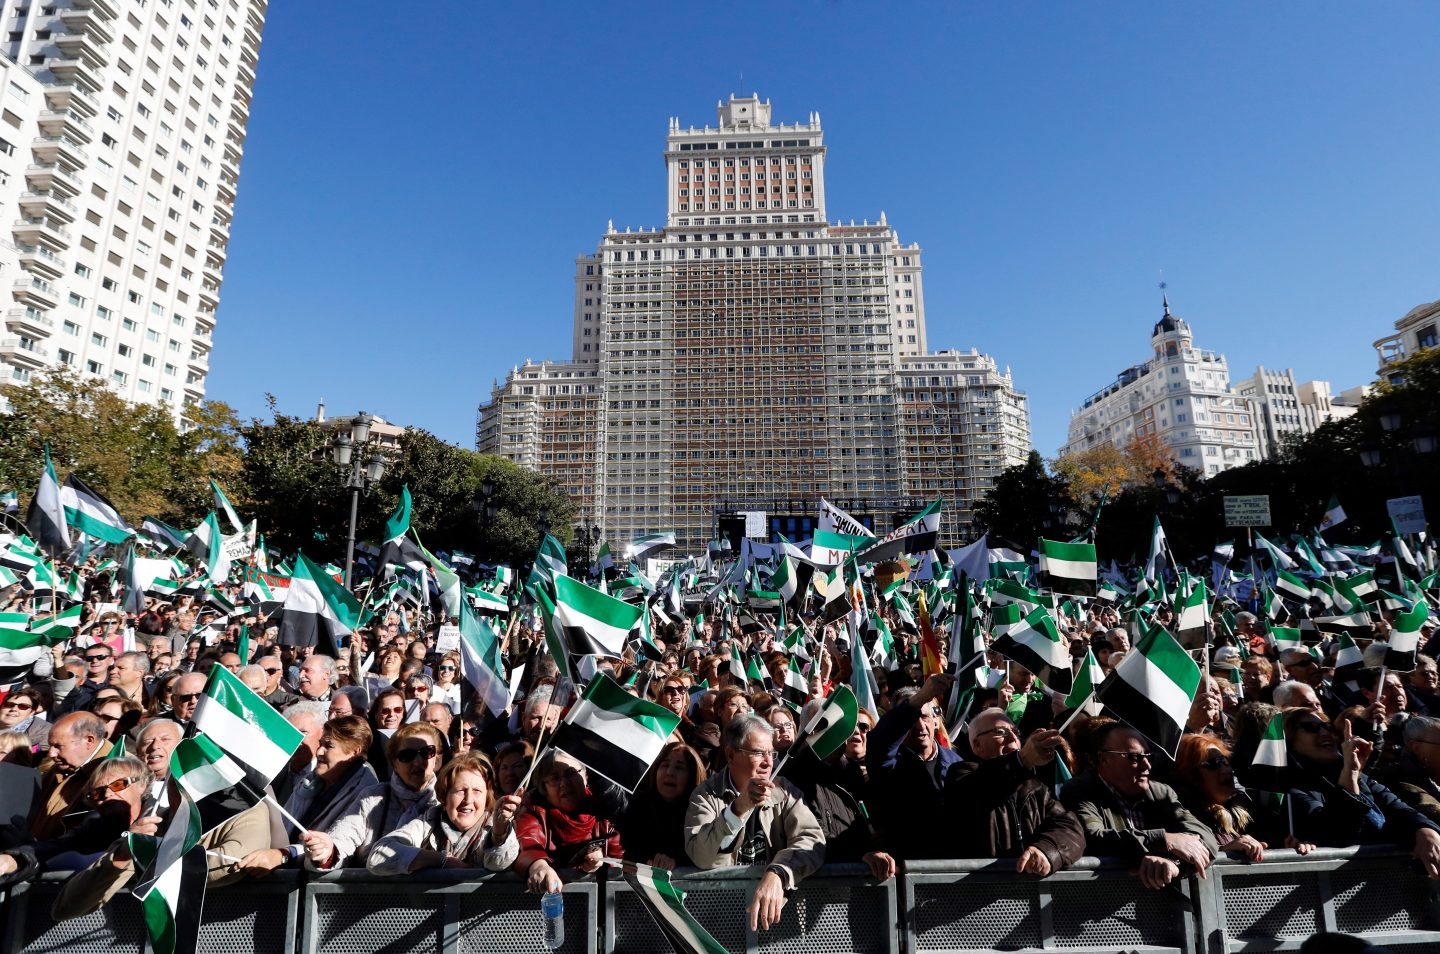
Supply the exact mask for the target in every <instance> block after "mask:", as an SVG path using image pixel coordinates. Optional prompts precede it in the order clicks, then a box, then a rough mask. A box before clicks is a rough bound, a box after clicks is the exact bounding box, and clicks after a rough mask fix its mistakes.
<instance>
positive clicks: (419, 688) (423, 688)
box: [405, 686, 430, 692]
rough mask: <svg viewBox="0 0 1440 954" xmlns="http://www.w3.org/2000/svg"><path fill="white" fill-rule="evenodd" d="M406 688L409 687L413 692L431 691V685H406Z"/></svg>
mask: <svg viewBox="0 0 1440 954" xmlns="http://www.w3.org/2000/svg"><path fill="white" fill-rule="evenodd" d="M405 688H406V689H409V690H410V691H411V692H429V691H430V687H429V686H406V687H405Z"/></svg>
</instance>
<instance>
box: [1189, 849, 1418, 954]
mask: <svg viewBox="0 0 1440 954" xmlns="http://www.w3.org/2000/svg"><path fill="white" fill-rule="evenodd" d="M1210 880H1211V882H1212V888H1211V900H1212V903H1213V904H1214V905H1215V911H1216V914H1215V918H1214V920H1215V922H1216V926H1217V927H1218V929H1219V930H1220V931H1221V932H1222V933H1221V935H1220V937H1219V938H1217V939H1214V940H1213V942H1212V944H1211V945H1210V948H1211V950H1212V951H1215V952H1228V951H1259V950H1264V951H1277V950H1294V949H1296V948H1298V947H1299V946H1300V945H1301V944H1302V943H1304V941H1305V939H1306V938H1308V937H1310V935H1312V934H1315V933H1317V932H1319V931H1341V932H1344V933H1346V934H1360V935H1364V936H1365V938H1366V939H1368V940H1370V941H1373V942H1374V943H1376V944H1380V945H1382V946H1384V947H1386V948H1389V949H1390V950H1394V951H1402V950H1415V951H1419V950H1426V951H1435V950H1440V895H1437V885H1436V883H1435V882H1432V881H1429V880H1428V879H1427V878H1426V877H1425V876H1424V873H1423V872H1421V871H1420V870H1419V869H1418V867H1417V865H1416V862H1414V861H1413V860H1412V859H1411V858H1410V855H1409V854H1408V853H1407V852H1400V851H1395V850H1394V849H1389V848H1321V849H1317V850H1316V851H1314V852H1312V853H1311V854H1309V855H1303V856H1302V855H1297V854H1295V852H1293V851H1267V852H1266V853H1265V860H1264V861H1262V862H1259V863H1258V864H1248V863H1245V862H1238V861H1233V860H1230V859H1223V860H1221V861H1220V862H1218V863H1217V864H1216V865H1215V867H1214V868H1213V869H1211V879H1210Z"/></svg>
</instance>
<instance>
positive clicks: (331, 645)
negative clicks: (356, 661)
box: [279, 553, 360, 658]
mask: <svg viewBox="0 0 1440 954" xmlns="http://www.w3.org/2000/svg"><path fill="white" fill-rule="evenodd" d="M359 619H360V601H359V600H357V599H355V594H353V593H351V592H350V591H349V590H347V589H345V587H344V586H342V585H340V583H338V582H337V581H336V580H335V579H333V578H332V577H331V576H329V575H328V574H326V573H325V572H324V571H323V570H321V569H320V568H319V567H318V566H316V565H315V564H314V563H312V562H311V561H310V558H309V557H307V556H306V555H305V554H303V553H299V554H296V557H295V572H294V573H293V574H292V575H291V577H290V588H289V589H288V590H287V591H286V593H285V606H284V613H283V614H282V615H281V619H280V638H279V643H280V645H281V646H315V647H317V649H318V651H320V652H323V653H325V654H326V655H328V656H331V657H332V658H333V657H336V656H338V655H339V646H340V641H341V639H342V638H343V637H345V636H349V635H350V634H351V633H353V632H354V631H355V627H356V625H358V623H359Z"/></svg>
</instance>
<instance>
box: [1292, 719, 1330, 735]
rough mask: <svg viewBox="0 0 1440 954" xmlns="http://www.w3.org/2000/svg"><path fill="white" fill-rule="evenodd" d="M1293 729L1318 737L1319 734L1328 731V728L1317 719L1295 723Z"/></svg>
mask: <svg viewBox="0 0 1440 954" xmlns="http://www.w3.org/2000/svg"><path fill="white" fill-rule="evenodd" d="M1295 728H1297V729H1299V730H1300V731H1301V732H1308V733H1309V734H1311V735H1319V734H1320V733H1321V732H1328V731H1330V726H1328V725H1326V724H1325V723H1324V722H1321V721H1320V720H1319V719H1305V720H1303V721H1301V722H1297V723H1295Z"/></svg>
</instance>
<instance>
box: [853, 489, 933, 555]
mask: <svg viewBox="0 0 1440 954" xmlns="http://www.w3.org/2000/svg"><path fill="white" fill-rule="evenodd" d="M943 504H944V501H943V500H936V501H935V502H934V503H932V504H931V505H930V506H928V507H926V508H925V509H924V510H922V511H920V513H918V514H916V515H915V516H914V517H912V518H911V519H909V520H907V521H905V523H903V524H901V525H900V526H898V527H896V528H895V529H894V530H892V531H890V532H889V533H887V534H885V536H883V537H881V538H880V539H879V540H878V541H876V542H875V543H874V544H872V545H871V546H868V547H866V548H865V549H864V550H862V551H861V552H860V555H859V556H858V557H857V559H858V560H859V561H860V562H861V563H881V562H884V561H886V560H894V559H897V558H899V557H901V556H903V555H905V554H907V553H925V552H927V551H929V550H933V549H935V544H936V542H937V541H938V540H939V539H940V511H941V507H942V505H943Z"/></svg>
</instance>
